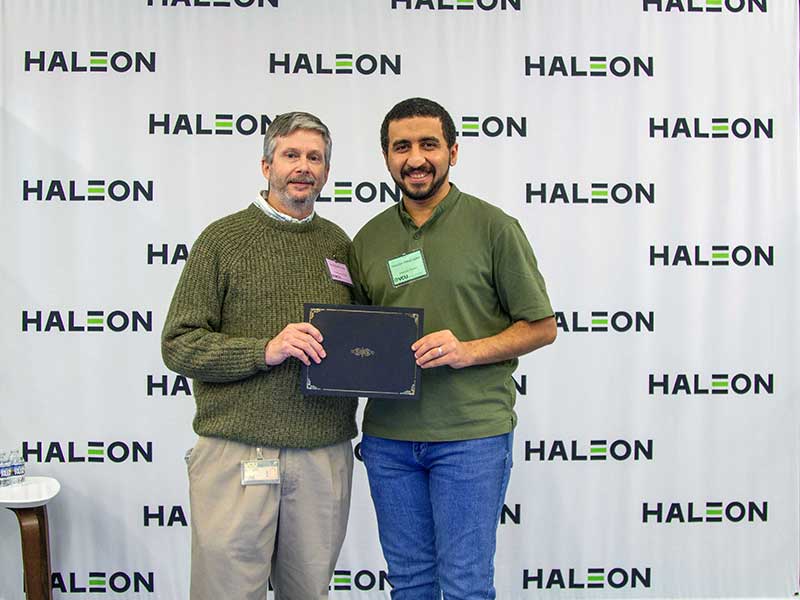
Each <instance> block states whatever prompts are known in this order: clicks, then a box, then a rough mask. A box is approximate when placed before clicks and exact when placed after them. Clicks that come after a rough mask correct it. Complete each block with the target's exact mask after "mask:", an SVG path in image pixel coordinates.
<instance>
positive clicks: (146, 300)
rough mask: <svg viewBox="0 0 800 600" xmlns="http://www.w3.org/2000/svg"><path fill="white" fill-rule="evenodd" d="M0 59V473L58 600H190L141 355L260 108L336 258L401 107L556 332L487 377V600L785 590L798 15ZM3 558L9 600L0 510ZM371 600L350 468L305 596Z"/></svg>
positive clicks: (18, 49) (345, 33) (165, 378)
mask: <svg viewBox="0 0 800 600" xmlns="http://www.w3.org/2000/svg"><path fill="white" fill-rule="evenodd" d="M0 32H1V36H2V37H1V43H2V57H0V65H1V66H2V72H1V73H0V86H1V87H0V91H1V93H2V145H0V152H2V156H1V157H0V158H2V160H0V164H1V165H2V167H1V168H2V184H1V185H2V202H3V219H2V222H1V223H0V228H1V231H2V235H0V245H1V246H0V247H1V248H2V252H3V255H4V256H5V260H4V261H3V266H2V271H0V273H1V274H2V286H0V303H1V306H2V312H1V313H0V314H2V320H3V323H2V342H3V348H4V349H5V350H4V356H3V360H4V364H5V367H4V369H3V376H2V397H3V400H2V403H3V404H2V405H3V409H2V419H1V420H0V448H6V449H8V448H12V447H19V448H22V450H23V452H24V454H25V457H26V460H27V466H28V473H29V474H31V475H48V476H52V477H55V478H57V479H58V480H59V481H60V482H61V485H62V491H61V493H60V494H59V496H58V497H57V498H56V499H55V500H54V501H53V502H52V503H51V505H50V506H49V509H48V510H49V516H50V526H51V543H52V567H53V588H54V595H55V597H56V598H75V599H77V598H88V597H91V598H98V597H103V596H106V597H109V598H136V599H146V600H150V599H152V600H171V599H177V600H180V599H183V598H186V597H187V596H188V573H189V527H188V526H187V524H188V521H189V507H188V489H187V479H186V472H185V465H184V461H183V456H184V453H185V451H186V449H187V448H189V447H191V446H192V445H193V443H194V440H195V436H194V433H193V432H192V429H191V420H192V416H193V413H194V400H193V397H192V390H191V382H190V381H188V380H187V379H185V378H183V377H181V376H178V375H176V374H175V373H172V372H169V371H168V370H167V369H166V368H165V367H164V365H163V363H162V361H161V357H160V350H159V334H160V331H161V328H162V326H163V323H164V317H165V316H166V311H167V307H168V304H169V301H170V299H171V296H172V291H173V289H174V286H175V284H176V282H177V278H178V276H179V274H180V271H181V268H182V266H183V265H184V263H185V260H186V257H187V255H188V252H189V249H190V248H191V244H192V242H193V241H194V239H195V238H196V237H197V235H198V234H199V233H200V231H201V230H202V229H203V227H205V225H207V224H208V223H209V222H211V221H212V220H214V219H217V218H219V217H221V216H223V215H225V214H228V213H231V212H234V211H236V210H239V209H241V208H243V207H245V206H246V205H248V204H249V203H250V202H251V200H252V199H253V198H254V196H255V194H256V193H257V191H258V190H259V189H262V188H263V187H264V182H263V178H262V176H261V174H260V169H259V160H260V157H261V143H262V138H263V132H264V130H265V129H266V126H267V125H268V124H269V122H270V121H271V119H273V118H274V117H275V115H277V114H279V113H282V112H286V111H289V110H307V111H310V112H312V113H315V114H317V115H318V116H319V117H320V118H322V120H323V121H325V122H326V123H327V124H328V126H329V127H330V128H331V131H332V134H333V140H334V143H333V160H332V168H331V174H330V178H329V180H328V183H327V185H326V186H325V189H324V190H323V192H322V197H321V198H320V200H319V203H318V205H317V208H318V211H319V212H320V213H321V214H322V215H323V216H325V217H327V218H330V219H332V220H333V221H335V222H337V223H339V224H340V225H341V226H342V227H343V228H344V229H345V230H346V231H347V232H348V233H349V234H350V235H351V236H352V235H354V234H355V233H356V232H357V231H358V229H359V228H360V227H361V225H363V224H364V223H365V222H366V221H367V220H368V219H370V218H371V217H372V216H374V215H375V214H377V213H378V212H379V211H381V210H384V209H385V208H387V207H388V206H390V205H391V204H392V203H394V202H396V201H397V200H398V199H399V193H398V190H397V188H396V187H395V184H394V183H393V182H392V180H391V178H390V177H389V175H388V173H387V171H386V168H385V166H384V164H383V160H382V156H381V152H380V145H379V136H378V130H379V126H380V123H381V120H382V119H383V116H384V115H385V114H386V112H387V110H388V109H389V108H390V107H391V106H393V105H394V104H395V103H396V102H398V101H399V100H402V99H404V98H407V97H410V96H426V97H430V98H433V99H435V100H437V101H439V102H440V103H441V104H443V105H444V106H445V107H447V108H448V109H449V111H450V112H451V114H452V115H453V118H454V120H455V122H456V127H457V130H458V133H459V138H458V141H459V146H460V153H459V163H458V165H457V166H456V167H455V168H454V169H453V171H452V172H451V177H452V179H453V181H455V182H456V183H457V184H458V185H459V187H460V188H461V189H462V190H464V191H466V192H469V193H472V194H474V195H476V196H479V197H481V198H483V199H486V200H488V201H490V202H492V203H494V204H496V205H498V206H500V207H502V208H503V209H504V210H505V211H506V212H508V213H509V214H511V215H513V216H515V217H516V218H517V219H519V221H520V222H521V223H522V225H523V227H524V229H525V231H526V232H527V234H528V236H529V238H530V240H531V243H532V245H533V247H534V250H535V251H536V254H537V257H538V258H539V261H540V267H541V270H542V272H543V274H544V276H545V279H546V280H547V283H548V288H549V291H550V294H551V298H552V301H553V304H554V307H555V309H556V311H557V321H558V326H559V335H558V340H557V341H556V343H555V344H554V345H553V346H551V347H548V348H546V349H544V350H542V351H539V352H536V353H534V354H533V355H531V356H526V357H524V358H522V359H521V360H520V366H519V369H518V371H517V373H516V374H515V381H516V383H517V388H518V398H517V411H518V413H519V417H520V419H519V422H520V424H519V427H518V428H517V431H516V435H515V450H514V459H515V465H514V469H513V472H512V478H511V483H510V486H509V489H508V495H507V498H506V506H505V509H504V511H503V516H502V523H501V525H500V528H499V533H498V551H497V561H496V584H497V590H498V598H500V599H504V600H505V599H517V598H520V599H523V598H534V597H535V598H553V599H558V600H560V599H565V598H578V599H588V598H732V597H737V598H738V597H754V598H755V597H759V598H788V597H791V596H792V595H796V593H797V592H798V591H799V590H800V586H798V576H799V575H798V574H799V565H800V447H798V445H799V442H798V440H799V439H800V419H799V418H798V416H799V415H798V408H797V404H798V403H797V397H798V392H800V389H799V388H798V378H799V376H798V373H797V369H796V365H797V361H798V358H800V357H799V356H798V332H800V317H799V316H798V315H799V314H800V313H799V312H798V310H797V306H798V300H800V298H799V297H798V279H800V278H799V277H798V276H799V275H800V269H798V266H799V265H800V260H799V257H800V248H798V239H799V238H798V232H799V230H800V229H799V226H800V217H799V216H798V192H799V191H800V186H799V185H798V181H799V177H798V164H799V162H800V152H799V150H798V148H799V145H800V134H799V132H798V106H799V105H798V85H799V84H800V82H799V81H798V4H797V2H796V1H794V0H572V1H569V2H567V1H563V0H562V1H554V0H551V1H546V0H350V1H348V2H325V1H322V0H316V1H315V0H26V1H24V2H22V1H14V0H0ZM443 301H445V300H444V299H443ZM356 441H357V440H356ZM0 556H1V557H2V560H0V600H21V599H22V598H23V597H24V593H23V577H22V566H21V556H20V552H19V532H18V528H17V523H16V519H15V518H14V515H13V514H12V513H11V512H9V511H3V514H0ZM389 589H390V586H389V583H388V582H387V579H386V565H385V563H384V561H383V559H382V555H381V552H380V547H379V545H378V541H377V532H376V527H375V517H374V512H373V509H372V504H371V501H370V498H369V493H368V488H367V485H366V477H365V473H364V469H363V465H362V464H361V463H360V462H357V463H356V472H355V478H354V490H353V505H352V513H351V518H350V527H349V531H348V535H347V540H346V542H345V547H344V549H343V551H342V555H341V558H340V560H339V563H338V565H337V569H336V572H335V574H334V578H333V580H332V581H331V590H332V592H331V593H332V597H333V598H343V599H344V598H348V599H349V598H352V599H361V598H365V599H367V598H388V596H389Z"/></svg>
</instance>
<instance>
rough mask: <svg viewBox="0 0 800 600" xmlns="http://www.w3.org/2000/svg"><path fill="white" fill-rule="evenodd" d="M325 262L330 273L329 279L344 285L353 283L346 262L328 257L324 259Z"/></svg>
mask: <svg viewBox="0 0 800 600" xmlns="http://www.w3.org/2000/svg"><path fill="white" fill-rule="evenodd" d="M325 264H326V265H328V273H330V276H331V279H333V280H334V281H338V282H340V283H343V284H345V285H353V278H352V277H350V269H348V268H347V265H346V264H344V263H340V262H338V261H335V260H332V259H330V258H326V259H325Z"/></svg>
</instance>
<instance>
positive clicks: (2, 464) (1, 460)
mask: <svg viewBox="0 0 800 600" xmlns="http://www.w3.org/2000/svg"><path fill="white" fill-rule="evenodd" d="M11 473H12V469H11V457H10V456H9V455H8V452H6V451H5V450H0V487H5V486H7V485H11Z"/></svg>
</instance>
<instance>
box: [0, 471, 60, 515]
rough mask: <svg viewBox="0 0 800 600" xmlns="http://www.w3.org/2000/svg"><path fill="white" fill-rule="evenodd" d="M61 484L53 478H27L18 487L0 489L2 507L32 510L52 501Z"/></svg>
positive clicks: (0, 504) (9, 486)
mask: <svg viewBox="0 0 800 600" xmlns="http://www.w3.org/2000/svg"><path fill="white" fill-rule="evenodd" d="M60 489H61V484H60V483H58V481H57V480H55V479H53V478H52V477H27V476H26V477H25V482H24V483H21V484H18V485H7V486H5V487H0V506H4V507H6V508H31V507H34V506H42V505H43V504H47V503H48V502H49V501H50V500H52V499H53V498H54V497H55V495H56V494H58V492H59V490H60Z"/></svg>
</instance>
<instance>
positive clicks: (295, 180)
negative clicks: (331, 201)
mask: <svg viewBox="0 0 800 600" xmlns="http://www.w3.org/2000/svg"><path fill="white" fill-rule="evenodd" d="M316 182H317V180H316V179H314V178H313V177H311V176H307V177H292V178H291V179H290V180H289V183H310V184H311V185H314V184H315V183H316Z"/></svg>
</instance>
